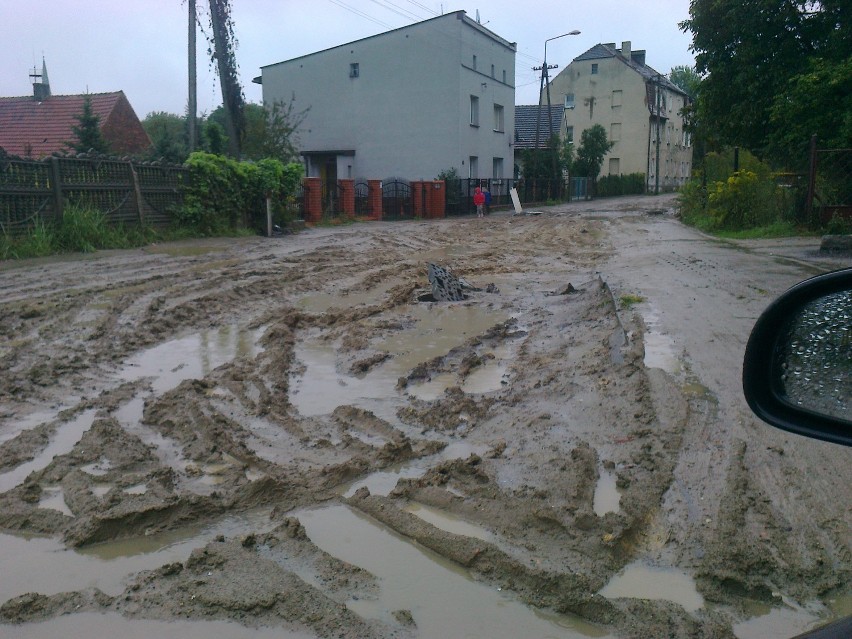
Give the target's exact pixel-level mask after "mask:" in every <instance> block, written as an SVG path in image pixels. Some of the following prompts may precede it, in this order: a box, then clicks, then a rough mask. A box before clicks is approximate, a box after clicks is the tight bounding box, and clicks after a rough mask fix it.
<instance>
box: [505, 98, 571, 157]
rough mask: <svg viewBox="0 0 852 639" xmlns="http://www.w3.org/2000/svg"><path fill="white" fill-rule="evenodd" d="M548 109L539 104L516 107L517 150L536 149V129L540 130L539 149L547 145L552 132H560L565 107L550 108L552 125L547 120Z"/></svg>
mask: <svg viewBox="0 0 852 639" xmlns="http://www.w3.org/2000/svg"><path fill="white" fill-rule="evenodd" d="M547 111H548V107H546V106H539V105H537V104H530V105H524V104H519V105H517V106H516V107H515V141H514V147H515V149H534V148H535V138H536V128H538V139H539V148H543V147H545V146H546V145H547V138H548V137H549V136H550V131H551V130H552V131H553V132H554V133H557V134H558V133H559V132H560V127H561V126H562V116H563V114H564V113H565V105H563V104H552V105H551V106H550V124H548V119H547Z"/></svg>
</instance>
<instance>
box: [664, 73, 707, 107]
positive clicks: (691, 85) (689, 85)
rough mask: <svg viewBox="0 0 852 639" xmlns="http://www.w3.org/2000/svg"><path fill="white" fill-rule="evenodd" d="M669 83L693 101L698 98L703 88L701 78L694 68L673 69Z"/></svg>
mask: <svg viewBox="0 0 852 639" xmlns="http://www.w3.org/2000/svg"><path fill="white" fill-rule="evenodd" d="M669 81H670V82H671V83H672V84H673V85H675V86H676V87H677V88H678V89H680V90H681V91H683V92H684V93H686V95H688V96H689V97H690V98H691V99H692V100H694V99H695V98H697V97H698V90H699V88H700V87H701V76H700V75H698V73H696V71H695V69H693V68H692V67H687V66H677V67H672V70H671V73H669Z"/></svg>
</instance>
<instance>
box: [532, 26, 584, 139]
mask: <svg viewBox="0 0 852 639" xmlns="http://www.w3.org/2000/svg"><path fill="white" fill-rule="evenodd" d="M569 35H580V32H579V31H577V30H576V29H574V30H573V31H569V32H568V33H563V34H562V35H558V36H553V37H552V38H548V39H547V40H545V41H544V64H542V65H541V67H533V71H538V70H541V84H540V85H539V89H538V114H537V117H536V124H535V148H536V150H538V142H539V131H540V127H541V94H542V91H544V89H545V86H546V87H547V121H548V127H549V129H550V131H549V132H550V136H551V137H552V136H553V121H552V119H551V117H550V76H549V74H548V73H547V70H548V69H556V68H558V67H559V65H558V64H553V65H549V66H548V64H547V43H548V42H550V41H551V40H558V39H559V38H564V37H565V36H569ZM548 139H549V138H548Z"/></svg>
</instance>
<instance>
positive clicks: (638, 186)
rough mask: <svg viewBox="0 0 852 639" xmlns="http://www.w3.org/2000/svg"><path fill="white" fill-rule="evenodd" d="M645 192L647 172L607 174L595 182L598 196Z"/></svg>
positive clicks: (640, 193)
mask: <svg viewBox="0 0 852 639" xmlns="http://www.w3.org/2000/svg"><path fill="white" fill-rule="evenodd" d="M644 193H645V174H644V173H630V174H628V175H605V176H603V177H600V178H598V180H597V182H596V183H595V195H596V196H597V197H610V196H613V195H642V194H644Z"/></svg>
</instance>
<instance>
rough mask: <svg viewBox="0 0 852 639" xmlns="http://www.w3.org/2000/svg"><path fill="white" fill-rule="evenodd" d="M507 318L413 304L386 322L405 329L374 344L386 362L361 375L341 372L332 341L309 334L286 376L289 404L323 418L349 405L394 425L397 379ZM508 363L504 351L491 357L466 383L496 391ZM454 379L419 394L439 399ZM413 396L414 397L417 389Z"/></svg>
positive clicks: (474, 309) (468, 307) (480, 310)
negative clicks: (295, 367) (297, 365)
mask: <svg viewBox="0 0 852 639" xmlns="http://www.w3.org/2000/svg"><path fill="white" fill-rule="evenodd" d="M506 319H508V315H507V314H506V313H504V312H502V311H499V310H496V309H493V308H489V307H487V306H482V305H473V304H447V305H437V304H413V305H411V306H409V307H407V308H406V310H405V313H404V314H401V315H399V316H395V317H392V318H389V320H390V321H396V322H400V323H402V324H403V325H404V328H402V330H400V331H398V332H397V333H396V334H393V335H390V336H388V337H386V338H384V339H380V340H377V341H376V343H375V344H373V348H375V349H376V350H377V351H379V352H381V353H386V354H388V358H387V359H386V360H385V361H384V362H383V363H381V364H379V365H378V366H375V367H373V368H372V369H371V370H370V371H368V372H367V373H366V374H365V375H363V376H357V375H354V374H351V373H349V372H346V371H343V370H341V368H340V365H339V361H338V360H339V353H338V351H339V347H338V345H337V344H336V343H334V342H329V341H327V340H325V339H323V338H322V336H316V335H314V336H309V337H307V338H306V339H304V340H302V341H301V342H299V343H298V344H297V345H296V348H295V356H296V358H297V359H298V360H299V361H300V362H302V364H303V366H304V370H303V371H302V372H300V373H296V374H294V375H292V376H291V379H290V383H291V386H290V388H291V392H290V401H291V402H292V403H293V405H294V406H295V407H296V409H297V410H298V412H299V413H300V414H301V415H303V416H306V417H309V416H317V415H326V414H328V413H331V412H332V411H334V409H335V408H337V407H338V406H343V405H352V406H357V407H359V408H363V409H366V410H372V411H373V412H374V413H375V414H376V415H379V416H380V417H383V418H385V419H390V420H393V421H395V418H394V417H393V415H394V408H395V405H394V402H393V401H389V400H398V399H400V392H399V391H398V390H397V389H396V384H397V381H398V379H399V378H400V377H402V376H404V375H407V374H408V373H409V371H411V369H413V368H414V367H415V366H417V365H418V364H422V363H424V362H427V361H429V360H431V359H433V358H435V357H438V356H442V355H446V354H447V353H448V352H449V351H450V350H452V349H453V348H455V347H457V346H460V345H461V344H463V343H464V342H465V341H466V340H468V339H470V338H472V337H474V336H476V335H479V334H481V333H483V332H485V331H486V330H487V329H489V328H491V327H492V326H494V325H495V324H498V323H499V322H501V321H504V320H506ZM507 360H508V351H507V352H506V353H505V354H504V355H503V356H502V357H501V356H499V355H498V354H495V355H494V356H493V359H492V361H493V362H494V363H493V365H492V366H490V367H487V368H485V369H484V370H482V371H479V372H478V373H477V375H476V376H473V379H471V380H470V381H469V382H467V383H468V384H470V385H471V386H470V388H472V389H474V390H479V392H487V391H489V390H496V389H498V388H499V387H500V381H501V379H502V378H503V375H504V374H505V369H506V361H507ZM453 381H454V378H453V377H452V376H447V377H446V378H441V379H440V380H438V381H437V382H436V383H435V384H434V385H432V386H429V388H428V390H425V391H424V395H425V396H428V397H432V396H438V395H440V394H441V393H442V392H443V390H444V389H446V388H448V387H449V385H451V384H452V383H453ZM413 392H414V394H416V393H417V389H415V390H414V391H413Z"/></svg>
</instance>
